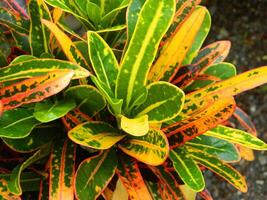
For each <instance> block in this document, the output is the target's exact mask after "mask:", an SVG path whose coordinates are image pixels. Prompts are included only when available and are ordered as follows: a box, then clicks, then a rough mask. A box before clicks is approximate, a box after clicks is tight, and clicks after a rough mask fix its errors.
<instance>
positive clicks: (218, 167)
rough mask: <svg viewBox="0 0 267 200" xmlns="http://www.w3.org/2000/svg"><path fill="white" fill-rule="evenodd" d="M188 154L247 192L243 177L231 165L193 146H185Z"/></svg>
mask: <svg viewBox="0 0 267 200" xmlns="http://www.w3.org/2000/svg"><path fill="white" fill-rule="evenodd" d="M187 150H188V152H189V153H190V156H191V157H192V158H193V159H194V160H195V161H196V162H197V163H199V164H201V165H203V166H205V167H206V168H208V169H209V170H211V171H213V172H214V173H216V174H217V175H219V176H220V177H222V178H223V179H225V180H226V181H227V182H229V183H230V184H232V185H233V186H234V187H235V188H237V189H238V190H240V191H241V192H247V184H246V180H245V178H244V177H243V176H242V175H241V174H240V173H239V172H238V171H237V170H236V169H234V168H233V167H232V166H231V165H229V164H227V163H224V162H223V161H221V160H220V159H218V158H217V157H215V156H213V155H210V154H207V153H205V152H203V151H199V150H196V149H194V148H191V147H190V148H187Z"/></svg>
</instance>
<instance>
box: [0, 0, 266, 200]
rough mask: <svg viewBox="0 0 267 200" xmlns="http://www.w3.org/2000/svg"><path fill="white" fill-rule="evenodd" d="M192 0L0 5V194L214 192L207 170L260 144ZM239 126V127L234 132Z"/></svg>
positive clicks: (240, 78) (146, 199) (240, 82)
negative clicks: (205, 175)
mask: <svg viewBox="0 0 267 200" xmlns="http://www.w3.org/2000/svg"><path fill="white" fill-rule="evenodd" d="M199 4H200V0H160V1H157V0H101V1H98V0H29V1H23V0H20V1H18V0H3V1H1V2H0V25H1V26H0V28H1V32H0V33H1V35H0V36H1V37H0V40H1V43H0V66H1V67H0V83H1V86H0V101H1V103H0V109H1V112H2V115H1V118H0V137H1V142H0V151H1V154H0V199H8V200H9V199H39V200H43V199H49V200H57V199H62V200H68V199H69V200H71V199H79V200H88V199H89V200H93V199H106V200H111V199H118V200H124V199H131V200H138V199H140V200H152V199H155V200H158V199H168V200H170V199H173V200H177V199H180V200H184V199H187V200H191V199H195V198H196V196H197V195H199V196H200V197H202V198H203V199H206V200H210V199H212V197H211V195H210V194H209V192H208V190H207V189H206V188H205V181H204V178H203V172H205V171H206V170H211V171H212V172H214V174H216V175H218V176H220V177H221V178H223V179H225V180H226V181H227V182H228V183H230V184H232V185H233V186H234V187H235V188H237V189H238V190H240V191H241V192H246V191H247V185H246V181H245V178H244V177H243V176H242V175H241V174H240V173H239V172H238V171H237V170H236V169H234V168H233V167H232V166H231V164H229V163H233V162H238V161H239V160H240V158H241V157H242V158H244V159H247V160H253V151H252V150H267V144H266V143H264V142H263V141H261V140H260V139H258V138H257V136H256V129H255V126H254V125H253V124H252V122H251V120H250V118H249V116H248V115H246V114H245V112H243V111H242V110H241V109H240V108H238V107H237V106H236V103H235V99H234V97H233V96H234V95H237V94H239V93H241V92H244V91H246V90H249V89H251V88H254V87H257V86H259V85H262V84H264V83H266V82H267V66H265V67H259V68H255V69H253V70H251V71H248V72H245V73H243V74H239V75H237V74H236V68H235V66H234V65H233V64H230V63H227V62H224V59H225V58H226V57H227V54H228V52H229V49H230V42H229V41H218V42H214V43H212V44H209V45H207V46H205V47H202V44H203V42H204V40H205V38H206V36H207V34H208V32H209V29H210V25H211V19H210V14H209V12H208V10H207V9H206V8H205V7H203V6H200V5H199ZM236 127H240V128H241V129H242V130H241V129H237V128H236Z"/></svg>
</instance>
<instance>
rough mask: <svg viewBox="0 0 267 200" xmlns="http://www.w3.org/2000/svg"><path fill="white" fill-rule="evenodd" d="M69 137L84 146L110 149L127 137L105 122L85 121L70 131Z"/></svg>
mask: <svg viewBox="0 0 267 200" xmlns="http://www.w3.org/2000/svg"><path fill="white" fill-rule="evenodd" d="M68 136H69V138H70V139H71V140H72V141H73V142H75V143H77V144H80V145H82V146H85V147H91V148H94V149H108V148H110V147H112V146H113V145H115V144H116V143H117V142H118V141H120V140H121V139H122V138H124V137H125V135H123V134H121V133H119V131H118V130H117V129H115V128H113V127H112V126H111V125H109V124H107V123H105V122H96V121H92V122H85V123H82V124H80V125H78V126H76V127H75V128H73V129H71V130H70V131H69V132H68Z"/></svg>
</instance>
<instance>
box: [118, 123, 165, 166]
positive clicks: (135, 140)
mask: <svg viewBox="0 0 267 200" xmlns="http://www.w3.org/2000/svg"><path fill="white" fill-rule="evenodd" d="M118 147H119V148H120V149H121V150H122V151H123V152H124V153H126V154H128V155H130V156H132V157H134V158H136V159H137V160H139V161H141V162H143V163H146V164H149V165H160V164H162V163H163V162H164V161H165V160H166V158H167V157H168V154H169V144H168V140H167V138H166V136H165V134H164V133H163V132H162V131H161V130H158V129H152V128H151V129H149V131H148V133H147V134H146V135H144V136H138V137H137V136H128V137H127V138H126V139H125V140H124V141H122V142H120V144H119V145H118Z"/></svg>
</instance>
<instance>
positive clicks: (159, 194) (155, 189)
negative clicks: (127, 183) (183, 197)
mask: <svg viewBox="0 0 267 200" xmlns="http://www.w3.org/2000/svg"><path fill="white" fill-rule="evenodd" d="M145 183H146V186H147V188H148V190H149V192H150V194H151V197H152V198H153V199H165V200H169V199H170V198H169V196H168V198H166V196H165V194H166V193H167V190H166V189H165V191H163V187H164V185H163V184H161V183H160V182H159V181H157V182H155V181H148V180H146V181H145ZM164 192H165V193H164ZM163 193H164V194H163Z"/></svg>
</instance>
